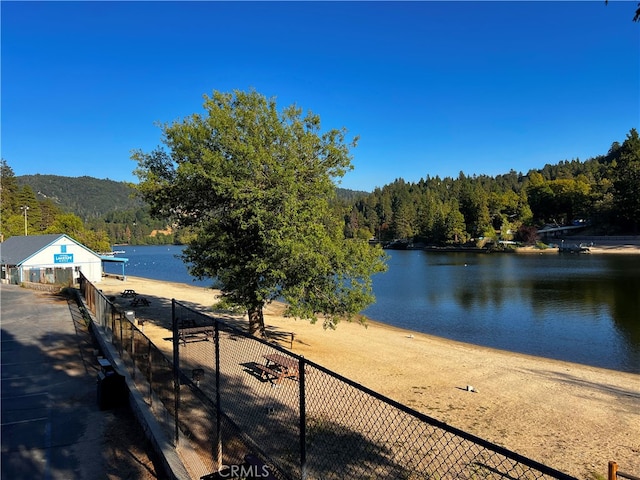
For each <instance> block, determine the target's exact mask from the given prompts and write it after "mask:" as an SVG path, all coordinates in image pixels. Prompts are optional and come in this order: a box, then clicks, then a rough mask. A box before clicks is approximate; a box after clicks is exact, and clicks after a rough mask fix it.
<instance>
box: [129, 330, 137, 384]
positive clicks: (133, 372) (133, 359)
mask: <svg viewBox="0 0 640 480" xmlns="http://www.w3.org/2000/svg"><path fill="white" fill-rule="evenodd" d="M130 325H131V363H132V364H133V368H132V369H131V379H132V380H134V381H135V379H136V331H135V327H134V326H133V323H130Z"/></svg>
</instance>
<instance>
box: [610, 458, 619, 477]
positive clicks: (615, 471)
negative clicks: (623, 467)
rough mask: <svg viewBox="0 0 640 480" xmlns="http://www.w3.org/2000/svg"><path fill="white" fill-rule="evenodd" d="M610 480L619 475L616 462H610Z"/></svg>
mask: <svg viewBox="0 0 640 480" xmlns="http://www.w3.org/2000/svg"><path fill="white" fill-rule="evenodd" d="M608 472H609V480H616V478H617V477H618V464H617V463H616V462H611V461H610V462H609V471H608Z"/></svg>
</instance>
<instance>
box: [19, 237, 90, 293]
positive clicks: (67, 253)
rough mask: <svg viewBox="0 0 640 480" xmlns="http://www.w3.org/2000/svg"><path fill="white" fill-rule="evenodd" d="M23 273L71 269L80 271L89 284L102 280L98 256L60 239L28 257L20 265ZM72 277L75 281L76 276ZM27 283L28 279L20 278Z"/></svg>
mask: <svg viewBox="0 0 640 480" xmlns="http://www.w3.org/2000/svg"><path fill="white" fill-rule="evenodd" d="M22 267H23V271H26V270H27V269H29V270H30V269H34V268H40V269H45V268H69V267H71V268H73V269H74V271H76V272H77V270H80V271H82V273H83V274H84V276H85V277H87V278H88V279H89V280H90V281H91V282H100V281H101V280H102V260H100V256H99V255H97V254H96V253H94V252H92V251H91V250H89V249H88V248H86V247H84V246H83V245H80V244H77V243H75V242H73V241H72V240H70V239H68V238H65V237H60V238H59V239H58V240H56V241H55V242H54V243H52V244H51V245H49V246H48V247H47V248H45V249H43V250H42V251H40V252H38V253H37V254H35V255H33V256H32V257H30V258H29V259H28V260H27V261H25V262H24V263H23V264H22ZM74 277H75V278H76V279H77V277H78V274H77V273H75V275H74ZM22 280H23V281H28V280H29V279H28V278H24V277H23V278H22Z"/></svg>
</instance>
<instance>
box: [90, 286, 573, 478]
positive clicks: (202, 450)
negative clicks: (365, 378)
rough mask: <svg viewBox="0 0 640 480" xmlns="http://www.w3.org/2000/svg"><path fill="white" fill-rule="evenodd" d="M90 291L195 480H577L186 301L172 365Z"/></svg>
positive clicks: (177, 310)
mask: <svg viewBox="0 0 640 480" xmlns="http://www.w3.org/2000/svg"><path fill="white" fill-rule="evenodd" d="M87 284H88V285H90V286H87ZM81 288H82V293H83V294H84V296H85V301H86V302H87V304H88V305H89V308H90V309H91V310H92V311H93V312H94V314H95V316H96V319H97V320H96V321H97V322H98V323H99V324H100V325H102V326H103V327H105V329H106V330H107V331H108V332H109V333H110V334H111V335H112V336H113V339H112V341H113V344H114V345H116V346H117V348H118V349H119V351H120V353H121V354H122V357H123V359H124V360H125V364H126V365H127V368H128V369H129V370H130V372H131V376H132V377H134V379H135V381H136V383H137V384H139V385H140V387H139V388H140V389H141V391H142V392H143V393H144V395H145V399H146V401H147V403H148V404H149V405H150V406H151V407H152V408H153V411H154V413H155V414H156V417H158V419H159V421H160V423H161V424H162V425H163V426H164V428H165V431H166V432H167V433H168V434H169V435H171V437H170V438H173V439H174V442H175V444H176V446H177V447H178V452H179V453H181V455H182V456H183V461H184V462H185V464H187V463H188V464H189V465H187V466H188V469H189V470H190V472H192V474H193V477H194V478H201V477H207V478H214V476H213V475H211V474H213V473H214V472H216V471H218V470H219V469H220V468H221V467H222V466H223V465H238V464H242V463H243V462H244V461H245V458H246V457H247V455H251V456H253V457H257V458H259V459H260V460H261V461H262V462H264V464H266V465H268V467H269V470H270V472H271V475H272V478H280V479H289V480H293V479H303V480H312V479H317V480H331V479H351V478H358V479H394V480H402V479H406V480H413V479H446V478H450V479H563V480H575V478H574V477H571V476H569V475H566V474H564V473H562V472H559V471H557V470H555V469H553V468H550V467H547V466H545V465H543V464H541V463H538V462H536V461H533V460H531V459H529V458H526V457H523V456H522V455H519V454H517V453H515V452H512V451H510V450H507V449H505V448H503V447H501V446H499V445H495V444H492V443H490V442H488V441H485V440H483V439H481V438H478V437H476V436H474V435H471V434H469V433H466V432H464V431H461V430H458V429H456V428H453V427H451V426H449V425H447V424H445V423H443V422H440V421H438V420H436V419H433V418H431V417H428V416H426V415H424V414H421V413H419V412H417V411H414V410H412V409H410V408H408V407H406V406H404V405H402V404H399V403H397V402H395V401H393V400H391V399H389V398H386V397H384V396H382V395H380V394H379V393H377V392H374V391H372V390H370V389H367V388H366V387H363V386H361V385H359V384H357V383H355V382H353V381H351V380H349V379H347V378H344V377H342V376H340V375H338V374H336V373H335V372H332V371H330V370H328V369H326V368H324V367H322V366H321V365H318V364H316V363H314V362H311V361H308V360H306V359H305V358H303V357H300V356H298V355H295V354H293V353H291V352H290V351H288V350H287V349H286V348H284V347H282V346H280V344H286V343H288V338H270V339H269V340H263V339H259V338H255V337H252V336H250V335H248V334H247V333H245V332H243V331H241V330H239V329H237V328H235V327H233V326H232V325H230V324H228V323H226V322H225V321H223V320H220V319H216V318H213V317H212V316H210V315H207V314H204V313H202V312H197V311H195V310H193V309H191V308H189V307H187V306H186V305H184V304H182V303H180V302H178V301H176V300H172V324H173V335H172V338H173V358H171V359H169V358H167V357H166V356H165V355H163V354H162V353H161V352H160V351H159V350H158V349H157V348H156V347H155V346H154V345H153V344H152V343H151V342H150V340H149V339H148V338H147V337H146V336H145V335H144V334H143V333H142V331H141V330H140V329H139V328H138V327H137V326H136V325H134V324H133V322H132V321H131V320H130V319H128V318H127V316H126V314H124V313H122V312H118V311H117V309H115V307H114V306H113V304H111V302H109V300H108V299H106V298H105V297H104V296H103V295H102V294H101V292H99V291H97V290H96V289H95V287H93V286H92V285H91V284H89V283H88V282H86V283H81ZM174 367H175V368H174ZM145 388H146V389H147V390H144V389H145ZM159 406H161V407H162V408H159ZM218 478H230V477H228V476H227V477H218Z"/></svg>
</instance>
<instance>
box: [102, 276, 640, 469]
mask: <svg viewBox="0 0 640 480" xmlns="http://www.w3.org/2000/svg"><path fill="white" fill-rule="evenodd" d="M98 288H100V289H102V290H103V292H104V293H105V294H106V295H113V296H115V297H116V301H117V303H118V304H119V305H120V306H121V307H123V308H125V309H127V304H128V302H127V299H123V298H122V297H119V293H120V292H121V291H122V290H123V289H125V288H130V289H134V290H136V292H138V293H139V294H140V295H143V296H145V297H146V298H148V299H150V300H151V306H150V307H141V308H135V312H136V317H139V318H145V319H147V320H148V322H147V323H145V334H146V335H148V336H149V337H150V338H152V340H154V343H155V342H158V343H159V346H162V348H163V349H168V350H167V351H170V348H171V342H169V341H167V340H166V339H167V337H168V336H169V337H170V332H169V325H168V323H170V318H171V308H170V299H171V298H175V299H176V300H178V301H180V302H181V303H184V304H186V305H187V306H189V307H192V308H194V309H196V310H200V311H206V312H208V313H209V314H212V315H213V316H223V317H225V320H227V321H229V322H231V323H236V324H238V325H240V326H243V327H246V325H247V323H246V320H245V317H244V316H237V315H230V314H222V313H221V312H213V311H212V310H211V308H210V306H211V305H212V304H213V303H214V301H215V296H216V291H215V290H212V289H210V288H207V287H198V286H192V285H188V284H181V283H174V282H163V281H156V280H149V279H145V278H141V277H127V279H126V280H125V281H122V280H117V279H115V278H109V277H106V278H105V279H104V281H103V282H102V283H101V284H98ZM128 308H131V307H128ZM282 309H283V306H282V305H278V304H271V305H269V306H268V307H267V308H266V309H265V324H266V326H267V328H268V331H270V332H279V333H288V332H293V333H294V341H293V345H292V348H289V346H290V344H289V342H288V340H287V341H285V342H284V344H283V346H284V347H285V348H287V349H289V350H291V351H292V352H293V353H295V354H298V355H303V356H304V357H305V358H307V359H309V360H311V361H313V362H315V363H318V364H320V365H322V366H323V367H325V368H328V369H330V370H333V371H335V372H336V373H338V374H340V375H342V376H344V377H347V378H349V379H350V380H352V381H355V382H357V383H359V384H361V385H363V386H365V387H367V388H370V389H372V390H374V391H376V392H379V393H380V394H382V395H385V396H387V397H389V398H391V399H393V400H395V401H398V402H399V403H402V404H404V405H406V406H408V407H410V408H413V409H414V410H417V411H419V412H421V413H423V414H426V415H428V416H430V417H432V418H435V419H437V420H440V421H443V422H445V423H448V424H449V425H452V426H454V427H456V428H460V429H462V430H464V431H468V432H469V433H472V434H474V435H477V436H479V437H481V438H484V439H486V440H488V441H491V442H493V443H496V444H499V445H502V446H504V447H505V448H508V449H510V450H513V451H515V452H517V453H519V454H521V455H524V456H527V457H529V458H532V459H534V460H537V461H539V462H541V463H544V464H546V465H549V466H550V467H553V468H556V469H558V470H561V471H563V472H566V473H568V474H570V475H574V476H576V477H578V478H585V479H591V480H592V479H593V478H595V475H602V476H604V477H605V478H606V472H607V463H608V461H610V460H613V461H616V462H617V463H618V464H619V465H620V469H621V470H623V471H627V472H631V473H634V474H638V473H640V375H637V374H633V373H627V372H620V371H616V370H608V369H603V368H599V367H590V366H586V365H581V364H574V363H570V362H564V361H560V360H553V359H547V358H543V357H534V356H530V355H526V354H519V353H513V352H507V351H503V350H496V349H492V348H489V347H482V346H477V345H472V344H466V343H462V342H458V341H455V340H449V339H445V338H442V337H436V336H433V335H429V334H424V333H420V332H412V331H410V330H406V329H402V328H399V327H394V326H391V325H387V324H384V323H381V322H377V321H375V320H369V321H368V322H367V323H368V326H367V327H366V328H365V327H364V326H362V325H361V324H359V323H358V322H351V323H349V322H346V321H345V322H341V323H340V324H339V325H338V327H337V329H336V330H323V328H322V325H320V324H315V325H312V324H310V323H309V322H308V321H305V320H296V319H292V318H285V317H283V316H282ZM467 385H471V386H473V387H474V389H475V392H474V393H470V392H468V391H466V390H465V388H466V386H467Z"/></svg>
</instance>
